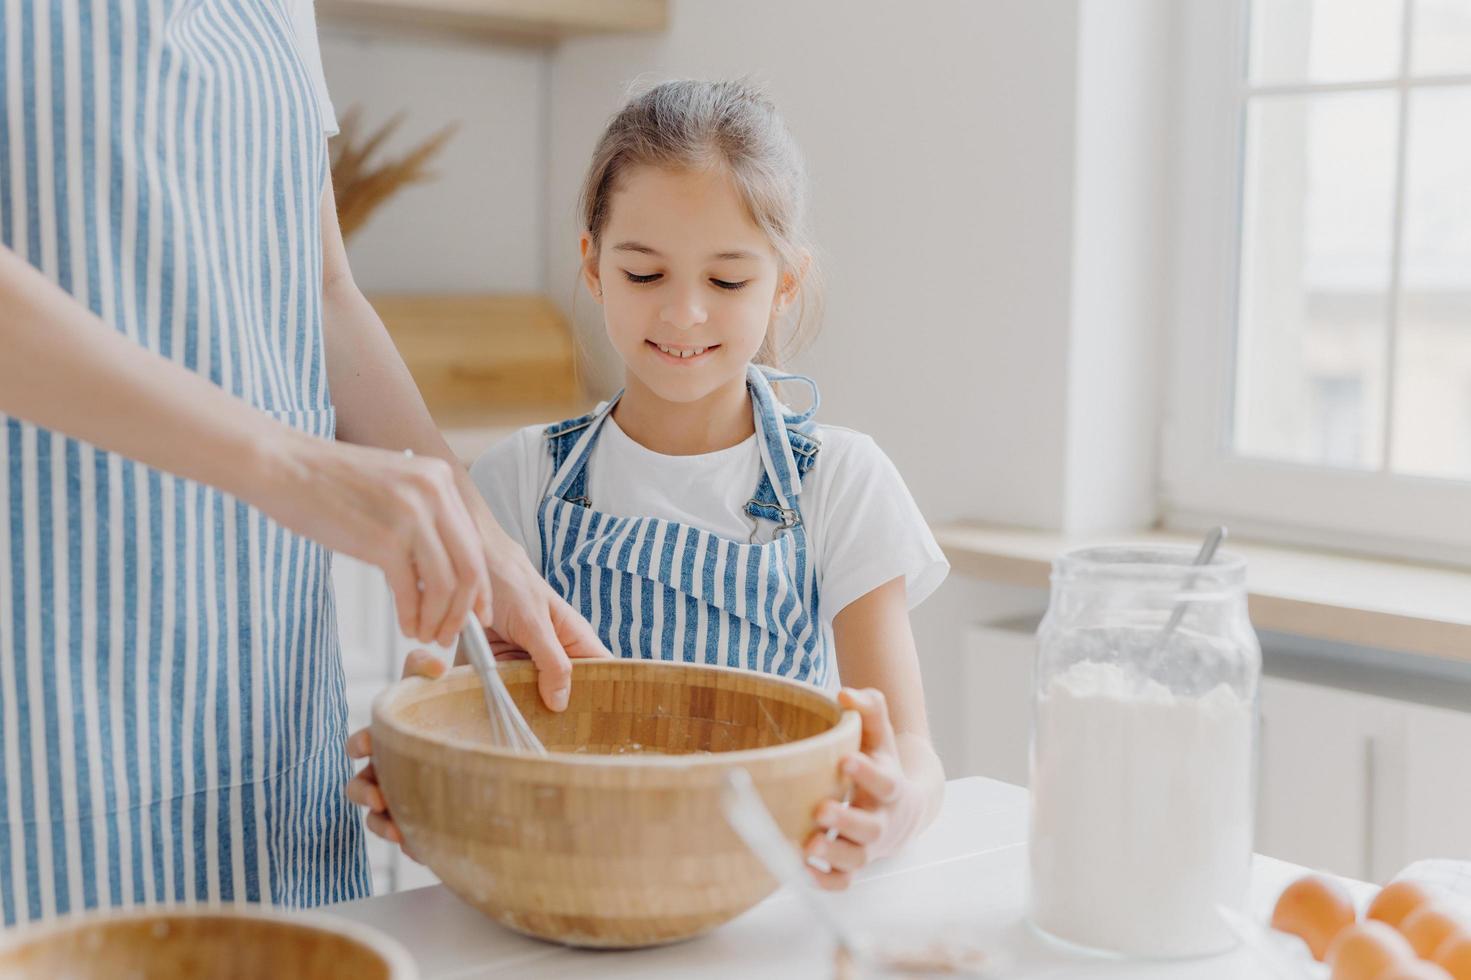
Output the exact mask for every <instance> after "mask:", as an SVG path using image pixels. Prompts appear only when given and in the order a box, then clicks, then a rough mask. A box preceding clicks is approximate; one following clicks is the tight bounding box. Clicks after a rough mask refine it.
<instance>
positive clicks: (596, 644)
mask: <svg viewBox="0 0 1471 980" xmlns="http://www.w3.org/2000/svg"><path fill="white" fill-rule="evenodd" d="M550 613H551V617H552V629H553V630H555V631H556V634H557V642H558V643H560V644H561V645H562V649H563V650H564V651H566V653H567V656H568V657H570V658H571V659H573V660H593V659H596V658H599V657H612V656H613V654H612V652H611V651H610V650H609V649H608V648H607V647H606V646H605V645H604V644H603V640H602V638H601V637H599V636H598V631H597V630H595V629H593V628H592V624H591V623H589V622H588V621H587V620H585V619H583V618H582V616H581V614H579V613H578V612H577V610H575V609H573V608H572V607H571V606H569V605H568V604H567V602H566V600H565V599H563V598H562V597H561V596H559V595H553V596H552V599H551V609H550Z"/></svg>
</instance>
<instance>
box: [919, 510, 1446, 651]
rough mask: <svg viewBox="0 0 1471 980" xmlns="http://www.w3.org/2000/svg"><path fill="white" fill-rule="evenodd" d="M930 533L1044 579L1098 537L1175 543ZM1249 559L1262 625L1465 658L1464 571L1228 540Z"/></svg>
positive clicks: (993, 577)
mask: <svg viewBox="0 0 1471 980" xmlns="http://www.w3.org/2000/svg"><path fill="white" fill-rule="evenodd" d="M935 536H936V537H937V538H938V539H939V542H940V546H941V547H942V548H943V549H944V550H945V555H946V557H948V558H949V559H950V564H951V566H952V567H953V568H954V569H955V571H956V572H957V573H959V574H962V575H968V576H971V577H974V578H979V579H984V580H987V581H993V582H1001V583H1006V584H1010V585H1024V586H1033V587H1036V588H1046V587H1047V584H1048V576H1049V574H1050V572H1051V568H1052V559H1053V558H1054V557H1055V556H1057V555H1058V554H1060V553H1062V552H1064V551H1068V550H1071V549H1073V548H1082V547H1088V546H1091V545H1099V544H1156V545H1158V544H1176V545H1185V546H1187V547H1196V546H1198V544H1199V538H1198V537H1195V536H1190V535H1183V534H1175V533H1170V532H1165V531H1144V532H1123V533H1120V534H1114V535H1109V534H1089V535H1065V534H1059V533H1057V532H1051V531H1033V530H1027V529H1024V528H1008V527H998V526H990V525H975V524H947V525H943V526H941V527H937V528H936V529H935ZM1225 547H1226V550H1229V551H1233V552H1235V553H1237V554H1239V555H1241V556H1242V557H1244V558H1245V559H1246V587H1247V592H1248V594H1249V602H1250V609H1251V621H1252V624H1253V625H1254V626H1256V628H1257V629H1259V630H1273V631H1276V632H1279V633H1292V634H1295V635H1298V636H1305V637H1310V638H1313V639H1319V640H1328V641H1333V642H1339V643H1351V644H1356V645H1359V646H1367V647H1378V648H1382V649H1386V650H1398V651H1402V652H1405V653H1415V654H1421V655H1424V656H1431V657H1440V658H1444V659H1447V660H1456V661H1463V662H1471V572H1467V571H1457V570H1455V569H1449V568H1441V567H1437V566H1434V565H1420V564H1414V563H1410V562H1396V561H1387V560H1380V559H1371V558H1353V557H1348V556H1345V555H1337V554H1332V553H1329V552H1324V551H1309V550H1305V549H1298V548H1286V547H1281V546H1276V545H1264V544H1256V543H1252V542H1242V541H1235V540H1233V541H1230V542H1228V543H1227V545H1226V546H1225Z"/></svg>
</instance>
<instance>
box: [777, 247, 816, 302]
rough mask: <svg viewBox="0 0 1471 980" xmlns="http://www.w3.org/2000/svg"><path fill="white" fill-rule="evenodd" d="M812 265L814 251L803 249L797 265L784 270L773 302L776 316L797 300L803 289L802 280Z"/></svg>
mask: <svg viewBox="0 0 1471 980" xmlns="http://www.w3.org/2000/svg"><path fill="white" fill-rule="evenodd" d="M811 267H812V253H811V252H809V251H807V250H806V249H803V250H802V253H801V254H800V255H799V256H798V257H797V264H796V266H795V267H793V268H785V269H783V270H782V273H781V280H780V281H779V282H778V283H777V285H776V297H775V298H774V299H773V300H772V304H771V312H772V314H773V315H774V316H781V315H782V314H783V313H785V312H786V311H787V307H788V306H791V305H792V303H793V302H795V301H796V299H797V294H798V293H800V292H801V291H802V280H804V279H806V278H807V270H808V269H810V268H811Z"/></svg>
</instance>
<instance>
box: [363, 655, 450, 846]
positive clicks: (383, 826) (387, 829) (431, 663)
mask: <svg viewBox="0 0 1471 980" xmlns="http://www.w3.org/2000/svg"><path fill="white" fill-rule="evenodd" d="M444 671H445V666H444V661H442V660H440V659H439V658H437V657H435V656H434V655H433V654H432V653H430V652H429V651H428V650H415V651H414V652H413V653H410V654H409V656H408V659H407V660H405V661H404V672H403V675H404V676H405V677H427V678H429V679H430V680H433V679H435V678H437V677H439V676H440V675H442V674H443V673H444ZM347 754H348V756H349V757H351V758H353V759H367V760H368V764H367V765H366V766H363V768H362V770H361V771H360V772H359V773H358V774H357V775H356V776H354V777H352V779H351V781H349V782H348V784H347V798H348V799H349V800H351V801H352V802H353V803H356V804H357V805H358V806H365V807H367V808H368V817H367V825H368V829H369V830H371V831H372V832H373V833H375V834H377V835H378V836H379V837H382V838H383V839H384V840H386V841H388V842H390V843H392V844H397V845H398V846H399V849H400V850H402V851H403V852H404V854H405V856H407V857H408V858H409V859H410V860H413V861H417V860H418V858H416V857H414V855H413V854H410V853H409V849H408V847H407V846H405V844H404V837H403V832H402V831H400V830H399V829H398V824H396V823H394V822H393V817H392V815H391V814H389V812H388V801H387V800H386V799H384V798H383V790H381V789H380V788H379V787H378V774H377V773H376V772H374V771H373V761H372V755H373V733H372V730H371V729H367V728H361V729H358V730H357V731H355V732H353V733H352V735H351V737H349V738H348V740H347Z"/></svg>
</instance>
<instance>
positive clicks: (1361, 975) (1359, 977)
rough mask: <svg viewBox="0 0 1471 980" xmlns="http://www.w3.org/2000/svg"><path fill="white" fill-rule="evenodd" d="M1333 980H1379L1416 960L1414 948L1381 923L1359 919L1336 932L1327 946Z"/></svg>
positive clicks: (1402, 937)
mask: <svg viewBox="0 0 1471 980" xmlns="http://www.w3.org/2000/svg"><path fill="white" fill-rule="evenodd" d="M1328 962H1329V963H1331V964H1333V975H1332V980H1380V978H1381V977H1382V976H1383V975H1384V974H1385V973H1387V972H1388V971H1389V970H1391V969H1397V968H1400V967H1405V966H1411V965H1413V964H1414V963H1415V951H1414V950H1413V949H1411V948H1410V944H1409V942H1407V941H1406V940H1405V937H1404V936H1401V935H1400V934H1399V933H1398V932H1395V931H1394V930H1393V929H1391V928H1390V927H1389V926H1387V925H1385V924H1384V923H1382V922H1360V923H1357V924H1355V925H1351V926H1349V927H1348V928H1347V929H1345V930H1343V932H1341V933H1339V934H1338V938H1337V939H1335V940H1334V941H1333V945H1332V946H1330V947H1329V948H1328Z"/></svg>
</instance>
